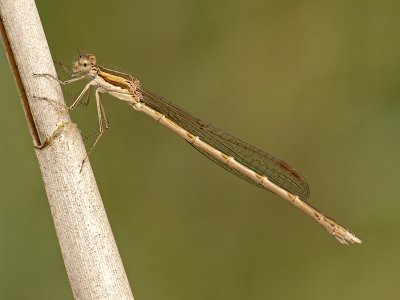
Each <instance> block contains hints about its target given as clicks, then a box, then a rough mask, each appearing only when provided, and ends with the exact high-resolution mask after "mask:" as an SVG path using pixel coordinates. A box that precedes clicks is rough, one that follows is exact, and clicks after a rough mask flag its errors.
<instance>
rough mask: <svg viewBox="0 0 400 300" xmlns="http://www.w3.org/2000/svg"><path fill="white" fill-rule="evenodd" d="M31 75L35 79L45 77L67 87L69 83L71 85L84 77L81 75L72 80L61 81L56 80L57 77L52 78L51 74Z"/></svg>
mask: <svg viewBox="0 0 400 300" xmlns="http://www.w3.org/2000/svg"><path fill="white" fill-rule="evenodd" d="M33 75H34V76H37V77H46V78H50V79H52V80H55V81H57V82H58V83H60V84H62V85H68V84H71V83H73V82H75V81H78V80H82V79H84V78H85V75H82V76H78V77H73V78H71V79H68V80H65V81H62V80H60V79H58V78H57V77H55V76H53V75H51V74H47V73H43V74H37V73H33Z"/></svg>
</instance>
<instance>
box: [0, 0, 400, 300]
mask: <svg viewBox="0 0 400 300" xmlns="http://www.w3.org/2000/svg"><path fill="white" fill-rule="evenodd" d="M37 6H38V9H39V13H40V16H41V19H42V22H43V26H44V29H45V32H46V35H47V39H48V43H49V45H50V49H51V52H52V55H53V57H54V59H56V60H59V61H62V62H64V63H66V64H69V63H70V62H71V60H72V58H73V57H74V56H76V54H77V49H79V50H81V51H86V52H93V53H95V54H96V55H97V57H98V61H99V63H100V64H102V65H104V66H107V67H110V68H116V69H118V70H120V71H124V72H128V73H130V74H132V75H134V76H136V77H138V78H139V79H140V80H141V82H142V84H143V85H144V86H146V87H148V88H149V89H151V90H153V91H155V92H156V93H158V94H160V95H163V96H164V97H166V98H167V99H170V100H173V101H174V102H175V103H176V104H178V105H179V106H181V107H184V108H185V109H186V110H187V111H189V112H192V113H193V114H195V115H196V116H198V117H200V118H202V119H204V120H206V121H209V122H211V123H213V124H215V125H216V126H218V127H220V128H222V129H224V130H226V131H228V132H230V133H233V134H234V135H236V136H238V137H239V138H242V139H244V140H245V141H247V142H249V143H251V144H254V145H256V146H258V147H260V148H261V149H265V150H267V151H269V152H271V153H274V154H276V155H277V156H278V157H280V158H282V159H284V160H286V161H288V162H290V163H291V164H292V165H294V166H295V168H296V169H298V170H300V171H301V173H302V174H304V175H305V177H306V178H307V180H308V182H309V184H310V186H311V198H310V203H311V204H312V205H314V206H316V207H318V208H319V209H321V210H322V211H323V212H326V213H327V214H328V215H329V216H332V217H334V218H336V219H337V220H338V221H339V222H341V223H343V224H344V225H346V226H349V227H350V228H351V229H352V230H353V231H354V232H355V233H356V234H357V235H358V236H359V237H360V238H361V239H362V240H363V241H364V244H363V245H361V246H351V247H346V246H342V245H340V244H339V243H338V242H336V240H335V239H334V238H332V237H330V236H329V235H328V234H327V233H326V232H325V231H324V229H322V228H321V227H320V226H318V225H317V224H315V223H314V222H313V221H312V220H311V219H310V218H308V217H306V216H305V215H304V214H302V213H301V212H299V211H298V210H297V209H295V208H293V207H291V206H290V205H288V204H286V203H285V202H284V201H283V200H281V199H280V198H278V197H277V196H275V195H273V194H271V193H268V192H266V191H264V190H262V189H258V188H256V187H254V186H252V185H250V184H248V183H247V182H245V181H242V180H240V179H238V178H236V177H234V176H232V175H231V174H229V173H228V172H226V171H225V170H222V169H220V168H219V167H217V166H215V165H214V164H213V163H211V162H209V161H208V160H207V159H206V158H205V157H203V156H202V155H200V154H199V153H198V152H197V151H195V150H194V149H192V148H191V147H190V146H188V145H187V143H185V142H184V141H182V140H181V139H179V138H178V137H176V136H175V135H174V134H172V133H170V132H169V131H168V130H166V129H164V128H162V126H160V125H158V124H156V123H155V122H153V121H152V120H150V119H149V118H147V117H145V116H144V115H142V114H138V113H136V112H135V111H134V110H132V109H130V108H129V107H128V106H127V105H125V104H124V103H122V102H120V101H116V100H115V99H113V98H111V97H109V96H104V100H105V101H104V102H105V106H106V110H107V113H108V117H109V119H110V121H111V129H110V130H109V132H108V133H107V134H106V135H105V136H104V138H103V139H102V140H101V142H100V143H99V144H98V146H97V148H96V150H95V151H94V153H93V155H92V157H91V163H92V166H93V168H94V172H95V175H96V178H97V181H98V184H99V188H100V191H101V193H102V197H103V201H104V204H105V206H106V209H107V213H108V216H109V219H110V222H111V225H112V228H113V231H114V234H115V237H116V240H117V243H118V247H119V250H120V252H121V255H122V258H123V261H124V265H125V268H126V271H127V273H128V277H129V280H130V282H131V284H132V287H133V291H134V295H135V298H136V299H175V300H177V299H230V300H234V299H321V298H322V299H399V297H400V286H399V284H398V281H399V278H400V263H399V253H400V239H399V238H400V233H399V228H400V212H399V209H400V201H399V199H398V198H399V196H398V195H397V194H396V193H397V192H398V190H397V189H395V185H397V184H399V183H398V179H399V172H398V168H399V163H400V161H399V150H400V149H399V146H400V145H399V138H398V134H399V129H400V120H399V109H400V104H399V96H400V85H399V75H398V73H399V72H398V71H399V68H400V56H399V53H400V35H399V33H398V28H399V27H400V19H399V9H400V4H399V2H398V1H377V0H376V1H344V0H342V1H337V0H335V1H333V0H331V1H316V0H315V1H261V0H259V1H257V0H248V1H206V0H203V1H187V0H186V1H184V0H172V1H78V0H70V1H45V0H40V1H39V0H38V1H37ZM0 76H1V81H0V90H1V91H2V101H0V111H1V118H0V128H1V133H0V138H1V141H0V165H1V171H0V188H1V201H0V268H1V272H0V299H71V298H72V294H71V291H70V287H69V284H68V279H67V276H66V273H65V269H64V266H63V261H62V257H61V254H60V250H59V246H58V242H57V238H56V235H55V231H54V227H53V224H52V219H51V216H50V210H49V208H48V203H47V200H46V195H45V192H44V188H43V184H42V180H41V176H40V173H39V168H38V164H37V160H36V158H35V155H34V151H33V149H32V140H31V137H30V135H29V133H28V130H27V126H26V122H25V118H24V115H23V112H22V109H21V104H20V101H19V99H18V95H17V91H16V88H15V84H14V81H13V78H12V76H11V74H10V69H9V66H8V63H7V61H6V58H5V55H4V52H3V51H0ZM81 88H82V83H81V84H76V85H75V86H74V87H68V88H67V89H64V90H65V95H66V99H67V100H69V101H71V100H72V99H73V98H74V97H76V96H77V94H78V92H79V90H80V89H81ZM69 103H71V102H69ZM72 118H73V120H74V121H75V122H77V123H78V124H79V127H80V128H81V129H82V131H83V133H84V134H88V133H90V132H92V131H93V130H95V129H96V128H97V119H96V112H95V108H94V104H93V101H92V103H91V104H90V105H89V108H84V107H81V108H80V109H78V110H75V111H74V112H73V113H72Z"/></svg>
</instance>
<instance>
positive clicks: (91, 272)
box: [0, 0, 133, 299]
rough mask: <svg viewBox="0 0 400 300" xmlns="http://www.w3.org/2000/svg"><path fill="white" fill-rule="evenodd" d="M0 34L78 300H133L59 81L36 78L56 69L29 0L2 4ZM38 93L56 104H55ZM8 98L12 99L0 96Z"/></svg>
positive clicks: (33, 4)
mask: <svg viewBox="0 0 400 300" xmlns="http://www.w3.org/2000/svg"><path fill="white" fill-rule="evenodd" d="M0 17H1V20H0V30H1V33H2V39H3V44H4V48H5V51H6V54H7V57H8V60H9V63H10V66H11V69H12V71H13V74H14V77H15V80H16V82H17V87H18V91H19V95H20V99H21V101H22V106H23V108H24V112H25V115H26V119H27V122H28V127H29V129H30V132H31V135H32V139H33V143H34V146H40V145H41V144H42V143H43V142H44V141H46V139H47V138H48V137H50V136H52V134H53V132H56V135H55V136H54V138H53V139H52V140H51V141H50V144H49V145H48V146H47V147H44V148H43V149H37V148H40V147H35V153H36V156H37V159H38V162H39V166H40V170H41V173H42V176H43V181H44V185H45V189H46V193H47V196H48V200H49V204H50V208H51V214H52V217H53V220H54V225H55V228H56V232H57V237H58V240H59V243H60V247H61V252H62V255H63V258H64V264H65V267H66V270H67V274H68V278H69V281H70V284H71V288H72V292H73V295H74V297H75V298H76V299H133V295H132V292H131V289H130V287H129V282H128V279H127V276H126V273H125V270H124V267H123V265H122V261H121V258H120V256H119V253H118V249H117V246H116V243H115V240H114V237H113V234H112V231H111V227H110V225H109V222H108V219H107V216H106V213H105V210H104V207H103V203H102V201H101V197H100V194H99V191H98V188H97V185H96V181H95V178H94V176H93V172H92V169H91V167H90V163H89V162H88V161H87V162H86V163H85V165H84V166H83V169H82V172H80V168H81V163H82V160H83V159H84V158H85V157H86V150H85V147H84V144H83V142H82V138H81V136H80V133H79V130H78V129H77V128H76V126H75V125H74V124H73V123H71V121H70V118H69V116H68V112H67V110H60V109H59V107H62V106H64V105H65V104H64V102H63V100H62V99H63V97H62V93H61V89H60V86H59V84H58V83H56V82H55V81H52V80H48V79H46V78H40V77H35V76H33V74H34V73H48V74H54V76H55V75H56V73H55V69H54V65H53V62H52V58H51V55H50V51H49V48H48V45H47V42H46V38H45V35H44V32H43V29H42V25H41V22H40V19H39V15H38V12H37V9H36V6H35V2H34V1H33V0H24V1H22V0H0ZM35 96H40V97H45V98H49V99H55V101H60V103H59V104H60V106H59V107H57V105H54V103H51V102H49V101H43V100H40V99H38V98H35ZM3 101H13V99H3Z"/></svg>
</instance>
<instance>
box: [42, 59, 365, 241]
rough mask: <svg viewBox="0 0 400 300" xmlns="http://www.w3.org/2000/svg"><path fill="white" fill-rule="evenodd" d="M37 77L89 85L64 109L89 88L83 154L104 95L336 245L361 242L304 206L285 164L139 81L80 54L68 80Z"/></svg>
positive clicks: (103, 123)
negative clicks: (91, 108)
mask: <svg viewBox="0 0 400 300" xmlns="http://www.w3.org/2000/svg"><path fill="white" fill-rule="evenodd" d="M39 76H45V77H49V78H52V79H55V80H57V81H58V82H60V83H61V84H63V85H68V84H70V83H72V82H75V81H78V80H82V79H86V80H89V83H88V84H87V85H86V86H85V87H84V89H83V90H82V92H81V93H80V94H79V96H78V98H77V99H76V100H75V101H74V103H73V104H72V105H71V106H70V107H69V108H70V109H72V108H74V107H75V106H76V105H77V104H78V103H79V102H81V101H82V99H83V96H84V95H85V94H86V93H87V92H88V91H89V90H90V88H91V87H94V88H95V96H96V104H97V114H98V118H99V134H98V136H97V138H96V140H95V142H94V143H93V145H92V147H91V148H90V149H89V153H90V152H91V151H92V150H93V148H94V146H95V145H96V144H97V142H98V141H99V139H100V137H101V135H102V134H103V132H104V130H105V129H107V128H108V120H107V117H106V114H105V110H104V107H103V104H102V102H101V99H100V93H106V94H109V95H111V96H114V97H116V98H118V99H120V100H122V101H125V102H126V103H127V104H129V105H130V106H132V107H133V108H134V109H135V110H137V111H140V112H142V113H145V114H146V115H148V116H150V117H151V118H153V119H154V120H156V121H157V122H158V123H160V124H162V125H164V126H165V127H167V128H169V129H170V130H172V131H173V132H175V133H176V134H178V135H179V136H180V137H182V138H184V139H185V140H186V141H188V142H189V143H190V144H191V145H192V146H193V147H194V148H196V149H197V150H198V151H200V152H201V153H202V154H204V155H205V156H206V157H208V158H209V159H211V160H212V161H213V162H215V163H216V164H218V165H219V166H221V167H223V168H225V169H226V170H228V171H229V172H231V173H233V174H235V175H237V176H239V177H240V178H242V179H244V180H246V181H248V182H250V183H252V184H254V185H256V186H259V187H261V188H264V189H267V190H269V191H271V192H273V193H275V194H277V195H279V196H280V197H281V198H283V199H285V200H286V201H288V202H289V203H291V204H293V205H294V206H296V207H298V208H299V209H300V210H302V211H303V212H304V213H306V214H307V215H309V216H310V217H311V218H313V219H314V220H316V221H317V222H318V223H319V224H321V225H322V226H323V227H324V228H325V229H326V230H327V231H328V232H329V233H330V234H332V235H333V236H334V237H335V238H336V239H337V240H338V241H339V242H340V243H342V244H353V243H356V244H361V243H362V242H361V240H360V239H358V238H357V237H356V236H355V235H354V234H353V233H352V232H351V231H349V230H348V229H346V228H345V227H343V226H342V225H340V224H339V223H337V222H336V221H334V220H333V219H331V218H329V217H327V216H325V215H323V214H322V213H321V212H320V211H318V210H316V209H315V208H313V207H312V206H311V205H309V204H308V203H306V202H305V200H307V198H308V197H309V195H310V190H309V186H308V183H307V181H306V180H305V179H304V177H303V176H302V175H301V174H300V173H298V172H297V171H295V170H294V169H293V168H292V167H291V166H290V165H289V164H288V163H286V162H284V161H282V160H280V159H278V158H276V157H274V156H273V155H271V154H269V153H266V152H264V151H262V150H260V149H257V148H255V147H253V146H251V145H249V144H247V143H245V142H243V141H241V140H239V139H238V138H235V137H233V136H232V135H230V134H228V133H226V132H224V131H222V130H221V129H218V128H216V127H214V126H213V125H211V124H209V123H206V122H204V121H201V120H200V119H198V118H196V117H194V116H192V115H190V114H188V113H187V112H185V111H184V110H182V109H181V108H179V107H178V106H176V105H175V104H173V103H171V102H168V101H166V100H165V99H163V98H161V97H158V96H156V95H154V94H153V93H151V92H149V91H148V90H146V89H144V88H143V87H142V86H141V84H140V82H139V80H137V79H136V78H134V77H132V76H131V75H129V74H124V73H121V72H117V71H114V70H110V69H107V68H104V67H101V66H99V65H97V63H96V57H95V56H94V55H92V54H85V55H80V57H79V59H77V60H76V61H75V62H74V66H73V70H72V75H71V79H69V80H66V81H61V80H59V79H58V78H56V77H54V76H52V75H50V74H40V75H39Z"/></svg>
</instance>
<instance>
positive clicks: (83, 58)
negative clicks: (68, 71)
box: [72, 54, 96, 76]
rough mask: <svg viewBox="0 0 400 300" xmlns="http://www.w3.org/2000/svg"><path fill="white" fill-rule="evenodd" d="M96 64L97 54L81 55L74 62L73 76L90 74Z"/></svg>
mask: <svg viewBox="0 0 400 300" xmlns="http://www.w3.org/2000/svg"><path fill="white" fill-rule="evenodd" d="M94 65H96V56H94V55H93V54H81V55H79V58H78V59H77V60H76V61H75V62H74V67H73V69H72V71H73V76H82V75H85V74H88V73H89V72H90V70H91V68H92V67H93V66H94Z"/></svg>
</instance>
